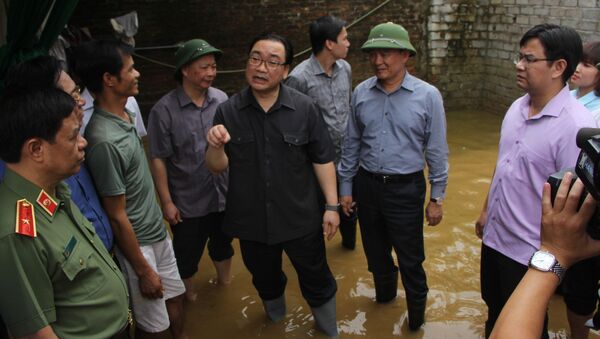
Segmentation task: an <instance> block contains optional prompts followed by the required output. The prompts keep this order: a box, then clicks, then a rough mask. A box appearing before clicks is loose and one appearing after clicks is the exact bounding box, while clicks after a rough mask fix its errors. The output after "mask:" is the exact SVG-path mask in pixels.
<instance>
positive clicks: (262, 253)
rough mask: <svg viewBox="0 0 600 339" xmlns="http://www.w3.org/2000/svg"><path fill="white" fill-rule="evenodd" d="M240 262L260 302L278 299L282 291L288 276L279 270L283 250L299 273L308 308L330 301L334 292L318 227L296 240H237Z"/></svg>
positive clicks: (334, 286) (323, 242)
mask: <svg viewBox="0 0 600 339" xmlns="http://www.w3.org/2000/svg"><path fill="white" fill-rule="evenodd" d="M240 250H241V252H242V259H243V260H244V264H245V265H246V268H247V269H248V271H250V273H251V274H252V283H253V284H254V287H255V288H256V290H257V291H258V294H259V295H260V297H261V299H263V300H272V299H276V298H279V297H280V296H281V295H283V292H284V291H285V285H286V283H287V277H286V275H285V273H283V270H282V269H281V261H282V257H281V255H282V252H283V251H285V253H286V254H287V256H288V258H290V261H291V262H292V265H293V266H294V268H295V269H296V273H297V274H298V281H299V282H300V290H301V291H302V296H304V299H306V301H307V302H308V304H309V305H310V306H311V307H319V306H321V305H323V304H324V303H326V302H327V301H329V299H331V298H332V297H333V296H334V295H335V292H336V291H337V285H336V282H335V279H334V278H333V274H331V271H330V270H329V266H328V265H327V257H326V255H325V241H324V239H323V231H322V230H321V228H319V229H318V231H316V232H312V233H310V234H308V235H306V236H303V237H301V238H298V239H293V240H289V241H286V242H283V243H279V244H274V245H267V244H264V243H260V242H256V241H248V240H242V239H240Z"/></svg>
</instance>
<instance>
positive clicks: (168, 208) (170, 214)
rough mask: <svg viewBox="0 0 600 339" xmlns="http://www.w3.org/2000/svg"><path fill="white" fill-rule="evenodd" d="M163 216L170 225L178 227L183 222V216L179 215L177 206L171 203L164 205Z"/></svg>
mask: <svg viewBox="0 0 600 339" xmlns="http://www.w3.org/2000/svg"><path fill="white" fill-rule="evenodd" d="M162 211H163V216H164V217H165V220H167V222H168V223H169V225H177V224H178V223H180V222H182V221H183V220H181V215H180V214H179V209H178V208H177V206H175V204H174V203H173V202H172V201H171V202H168V203H166V204H164V205H163V208H162Z"/></svg>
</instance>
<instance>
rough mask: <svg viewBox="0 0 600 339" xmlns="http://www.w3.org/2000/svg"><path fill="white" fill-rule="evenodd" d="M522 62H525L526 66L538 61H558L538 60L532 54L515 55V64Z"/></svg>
mask: <svg viewBox="0 0 600 339" xmlns="http://www.w3.org/2000/svg"><path fill="white" fill-rule="evenodd" d="M521 60H525V63H526V64H533V63H534V62H538V61H556V59H548V58H536V57H534V56H533V55H531V54H522V53H517V54H515V56H514V58H513V63H514V64H515V65H516V64H518V63H519V62H521Z"/></svg>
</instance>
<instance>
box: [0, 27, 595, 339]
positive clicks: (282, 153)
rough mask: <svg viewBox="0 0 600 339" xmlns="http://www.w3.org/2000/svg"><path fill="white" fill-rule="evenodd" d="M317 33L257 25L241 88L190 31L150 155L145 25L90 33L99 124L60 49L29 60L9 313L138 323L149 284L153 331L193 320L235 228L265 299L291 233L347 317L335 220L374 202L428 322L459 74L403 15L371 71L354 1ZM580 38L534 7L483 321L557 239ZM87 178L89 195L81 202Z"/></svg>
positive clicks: (99, 327)
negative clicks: (355, 62) (433, 80)
mask: <svg viewBox="0 0 600 339" xmlns="http://www.w3.org/2000/svg"><path fill="white" fill-rule="evenodd" d="M310 37H311V43H312V48H313V55H311V57H310V58H309V59H307V60H305V61H303V62H302V63H300V64H299V65H298V66H297V67H296V68H295V69H294V70H293V71H292V72H291V73H290V67H291V63H292V61H293V60H292V59H293V49H292V45H291V44H290V42H289V41H288V40H287V39H286V38H285V37H283V36H280V35H277V34H274V33H266V34H262V35H259V36H257V37H256V38H255V39H254V40H253V41H252V43H251V45H250V49H249V50H248V59H247V64H246V69H245V76H246V81H247V83H248V87H247V88H245V89H243V90H242V91H241V92H239V93H237V94H235V95H234V96H232V97H231V98H228V97H227V95H226V94H225V93H223V92H222V91H220V90H218V89H216V88H214V87H212V82H213V81H214V79H215V76H216V69H217V61H218V59H219V57H220V56H221V55H222V52H221V51H220V50H219V49H217V48H215V47H213V46H212V45H210V44H209V43H208V42H206V41H204V40H201V39H193V40H190V41H188V42H186V43H185V44H184V45H183V46H182V47H181V48H179V50H178V51H177V53H176V71H175V79H176V80H177V82H178V85H177V87H176V88H175V89H174V90H172V91H171V92H169V93H167V94H166V95H165V96H164V97H163V98H161V99H160V100H159V101H158V102H157V103H156V105H154V107H153V108H152V110H151V112H150V115H149V126H148V138H149V144H150V158H151V160H150V165H149V164H148V161H147V158H146V156H145V152H144V147H143V143H142V141H141V138H140V136H139V132H138V130H137V129H136V125H135V121H136V117H135V114H134V113H133V112H132V111H130V110H129V109H128V108H127V107H126V104H127V102H128V100H129V98H130V97H131V96H134V95H136V94H137V93H138V81H139V76H140V74H139V72H138V71H137V70H136V69H135V65H134V62H133V58H132V53H133V50H132V48H131V47H130V46H128V45H126V44H123V43H119V42H109V41H93V42H90V43H87V44H85V45H83V46H81V48H80V49H79V50H78V52H77V53H76V54H75V55H76V57H77V58H78V59H77V61H76V62H75V63H73V68H74V69H72V70H71V71H73V72H74V73H75V74H77V76H78V78H79V79H80V80H81V82H82V84H83V85H84V86H85V87H86V89H87V90H88V91H89V92H90V93H91V95H92V96H93V99H94V105H93V114H91V118H89V122H88V124H87V126H86V127H85V138H83V137H82V135H81V133H80V132H81V130H83V128H84V126H83V121H84V114H83V107H84V105H85V104H86V102H85V99H83V98H82V97H81V94H80V89H79V87H77V86H76V85H75V83H74V82H73V81H72V80H71V78H70V77H69V76H68V75H67V73H65V71H63V70H62V69H61V66H60V63H58V62H57V61H56V60H55V59H52V58H50V57H41V58H37V59H34V60H31V61H28V62H25V63H23V64H21V65H18V66H17V67H16V68H15V69H14V70H13V72H12V73H11V74H10V75H9V77H8V78H7V82H6V90H5V92H4V93H3V95H2V97H1V99H0V158H1V159H2V160H3V161H4V162H6V175H5V177H4V180H3V182H2V184H0V201H1V202H2V204H1V206H7V207H6V208H5V210H4V213H2V214H1V215H0V267H2V269H3V271H4V272H6V274H5V278H3V279H2V280H1V281H0V291H2V293H0V314H1V315H2V318H3V320H4V322H5V323H6V325H7V327H8V329H9V331H10V333H11V334H12V335H13V336H14V337H21V336H27V335H33V334H36V335H39V336H40V337H43V338H46V337H47V338H52V337H75V338H77V337H81V338H83V337H85V338H96V337H97V338H121V337H126V335H127V332H128V326H129V324H130V320H131V314H130V312H128V307H129V304H130V303H131V307H132V309H133V319H134V320H135V330H136V338H138V337H139V338H145V337H152V336H154V335H156V334H157V333H161V332H165V331H170V332H171V334H172V335H173V337H174V338H187V337H188V335H187V334H186V333H185V331H184V326H183V300H184V298H187V299H188V300H194V299H195V298H196V293H195V291H194V286H193V280H192V277H193V275H194V274H195V273H196V271H197V269H198V262H199V260H200V256H201V254H202V251H203V250H204V246H205V245H206V244H207V243H208V249H209V255H210V257H211V259H212V260H213V263H214V265H215V268H216V270H217V274H218V282H219V283H221V284H228V283H229V281H230V278H231V277H230V275H231V273H230V267H231V257H232V255H233V248H232V246H231V242H232V238H234V237H235V238H238V239H239V243H240V250H241V255H242V259H243V262H244V264H245V266H246V268H247V269H248V271H249V272H250V273H251V275H252V282H253V284H254V286H255V288H256V290H257V291H258V294H259V296H260V298H261V299H262V302H263V306H264V309H265V312H266V314H267V315H268V317H269V318H270V319H272V320H273V321H278V320H280V319H282V318H283V317H284V316H285V315H286V305H285V293H284V292H285V286H286V282H287V277H286V275H285V274H284V272H283V270H282V267H281V266H282V253H283V251H285V253H286V255H287V256H288V257H289V258H290V261H291V262H292V265H293V266H294V268H295V270H296V272H297V273H298V279H299V282H300V288H301V291H302V295H303V296H304V298H305V299H306V301H307V303H308V304H309V305H310V307H311V309H312V312H313V315H314V319H315V323H316V326H317V328H319V329H320V330H321V331H323V332H324V333H325V334H326V335H328V336H331V337H335V336H337V335H338V330H337V325H336V307H335V305H336V302H335V294H336V290H337V286H336V282H335V279H334V277H333V274H332V273H331V270H330V268H329V266H328V264H327V258H326V254H325V241H324V239H325V238H327V239H328V240H329V239H331V238H332V237H333V236H334V235H335V233H336V231H337V228H338V225H340V220H341V221H342V222H341V233H342V245H343V246H344V247H346V248H348V249H353V248H354V246H355V241H356V219H357V218H358V220H359V225H360V231H361V236H362V242H363V247H364V251H365V255H366V258H367V262H368V269H369V271H370V272H371V273H372V274H373V281H374V285H375V291H376V301H377V302H378V303H388V302H390V301H392V300H393V299H394V298H395V297H396V293H397V285H398V271H400V275H401V279H402V283H403V285H404V288H405V291H406V300H407V309H408V327H409V328H410V329H411V330H418V329H419V328H420V327H421V325H422V324H423V323H424V321H425V307H426V301H427V293H428V287H427V282H426V275H425V271H424V269H423V265H422V264H423V261H424V260H425V254H424V244H423V243H424V240H423V223H424V216H425V219H426V220H427V222H428V224H429V225H431V226H435V225H437V224H439V223H440V221H441V219H442V215H443V211H442V202H443V200H444V197H445V189H446V185H447V179H448V145H447V142H446V119H445V113H444V107H443V102H442V96H441V94H440V92H439V91H438V90H437V89H436V88H435V87H433V86H432V85H430V84H428V83H426V82H424V81H422V80H420V79H418V78H416V77H414V76H413V75H411V74H409V73H408V71H407V67H406V65H407V62H408V61H409V60H410V58H411V57H413V56H415V55H416V53H417V52H416V49H415V48H414V46H413V45H412V44H411V42H410V39H409V36H408V32H407V31H406V30H405V29H404V28H403V27H402V26H400V25H397V24H394V23H391V22H388V23H383V24H380V25H377V26H375V27H374V28H373V29H372V30H371V32H370V34H369V37H368V39H367V41H366V42H365V43H364V44H363V45H362V47H361V49H362V50H363V51H364V52H365V53H367V54H368V58H369V62H370V64H371V66H372V69H373V73H374V76H372V77H371V78H369V79H367V80H365V81H363V82H362V83H360V84H359V85H358V86H356V88H355V89H354V91H353V92H352V90H351V88H352V83H351V68H350V65H349V64H348V63H347V62H346V61H344V60H343V59H344V58H345V57H346V55H347V52H348V48H349V46H350V43H349V41H348V33H347V31H346V27H345V22H344V21H342V20H340V19H338V18H335V17H332V16H327V17H323V18H319V19H318V20H316V21H315V22H313V23H312V24H311V26H310ZM580 54H581V40H580V39H579V36H578V35H577V33H576V32H575V31H573V30H572V29H568V28H565V27H561V26H555V25H547V24H546V25H538V26H536V27H534V28H532V29H531V30H530V31H528V32H527V33H526V34H525V35H524V36H523V38H522V40H521V49H520V53H519V56H518V58H517V59H516V66H517V84H518V85H519V87H520V88H521V89H523V90H524V91H526V92H527V94H526V95H525V96H524V97H522V98H520V99H518V100H517V101H516V102H515V103H514V104H513V105H512V106H511V108H510V109H509V111H508V113H507V115H506V117H505V120H504V122H503V125H502V133H501V141H500V152H499V157H498V163H497V166H496V171H495V174H494V178H493V181H492V186H491V189H490V193H489V197H488V199H487V203H486V205H485V207H484V211H483V212H482V215H481V217H480V218H479V220H478V222H477V233H478V235H479V236H483V247H482V259H481V284H482V296H483V298H484V300H485V301H486V303H487V305H488V307H489V318H488V321H487V322H486V334H489V333H490V332H491V329H492V327H493V325H494V322H495V319H496V318H497V317H498V314H499V312H500V310H501V309H502V306H503V305H504V303H505V302H506V300H507V299H508V296H509V295H510V293H511V292H512V290H513V289H514V287H515V286H516V284H517V283H518V281H519V280H520V278H521V277H522V276H523V275H524V273H525V271H526V268H527V263H528V261H529V258H530V257H531V254H532V253H533V252H534V251H535V250H536V249H537V248H538V247H539V220H540V217H541V216H540V213H539V211H540V209H539V206H540V204H541V187H542V185H543V182H544V181H545V180H546V178H547V176H548V175H549V174H551V173H553V172H556V171H558V170H561V169H563V168H566V167H571V166H573V164H574V163H575V158H576V156H577V154H578V152H577V148H576V145H575V133H576V132H577V130H578V128H579V127H584V126H594V123H593V120H592V118H591V115H590V114H589V113H588V112H586V111H585V110H584V109H582V106H581V105H579V104H578V103H577V102H576V100H574V99H573V98H572V97H571V96H570V95H569V92H568V87H567V86H566V81H567V79H568V78H569V77H570V75H571V74H572V73H573V71H574V69H575V67H576V66H577V62H578V59H579V57H580ZM549 134H551V135H552V136H553V138H552V139H550V138H545V136H546V135H549ZM84 160H85V163H84ZM426 166H427V168H428V180H429V183H430V194H429V201H428V203H427V204H426V205H425V197H426V195H427V194H426V180H425V176H424V172H423V170H424V168H425V167H426ZM88 171H89V173H88ZM65 179H66V183H67V184H68V185H69V186H70V190H69V188H68V187H67V186H66V185H65V183H63V182H62V181H63V180H65ZM92 182H93V184H92ZM90 186H91V188H90ZM70 191H72V192H74V193H75V192H79V193H80V194H81V195H82V196H83V199H80V201H81V202H80V203H78V204H77V206H76V205H75V203H74V202H73V201H76V202H77V200H75V199H73V200H72V199H71V195H70ZM155 192H157V193H158V196H159V200H160V204H159V203H158V202H157V200H156V199H155V198H154V194H155ZM100 203H101V204H100ZM100 205H101V206H100ZM425 206H426V207H425ZM3 208H4V207H3ZM82 213H83V214H82ZM340 216H341V217H340ZM163 218H164V219H166V220H167V222H168V223H169V224H170V226H171V230H172V233H173V243H172V242H171V239H170V236H169V235H168V233H167V230H166V227H165V225H164V224H163ZM107 224H110V228H109V227H107ZM92 225H93V226H92ZM94 229H95V230H94ZM108 233H110V234H111V235H112V236H114V242H115V245H116V246H114V248H113V244H112V236H108V235H106V234H108ZM99 235H102V238H103V239H102V240H104V243H103V241H102V240H101V239H100V238H99V237H98V236H99ZM111 250H114V253H115V256H116V258H117V259H118V263H119V266H120V269H119V267H117V264H116V262H115V261H113V258H112V257H111V255H110V254H109V251H111ZM392 250H394V251H395V253H396V257H397V260H398V261H397V263H396V262H395V261H394V259H393V256H392V253H391V252H392ZM121 272H122V273H121ZM129 301H130V302H129ZM15 308H17V310H15Z"/></svg>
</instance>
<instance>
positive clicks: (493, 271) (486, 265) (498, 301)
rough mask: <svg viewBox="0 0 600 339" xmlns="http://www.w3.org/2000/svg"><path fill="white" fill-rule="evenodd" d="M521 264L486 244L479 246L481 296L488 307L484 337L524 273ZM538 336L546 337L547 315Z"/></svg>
mask: <svg viewBox="0 0 600 339" xmlns="http://www.w3.org/2000/svg"><path fill="white" fill-rule="evenodd" d="M526 272H527V266H525V265H522V264H520V263H518V262H516V261H514V260H512V259H511V258H509V257H507V256H505V255H504V254H502V253H500V252H498V251H496V250H494V249H493V248H491V247H488V246H486V245H482V246H481V297H482V298H483V300H484V301H485V303H486V305H487V307H488V318H487V320H486V322H485V337H486V338H488V337H489V336H490V334H491V333H492V329H493V328H494V325H495V324H496V320H498V316H500V311H502V308H503V307H504V304H506V302H507V301H508V298H510V295H511V294H512V292H513V291H514V290H515V288H516V287H517V285H518V284H519V282H520V281H521V279H522V278H523V276H524V275H525V273H526ZM540 338H548V315H546V319H545V320H544V329H543V330H542V333H540Z"/></svg>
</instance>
